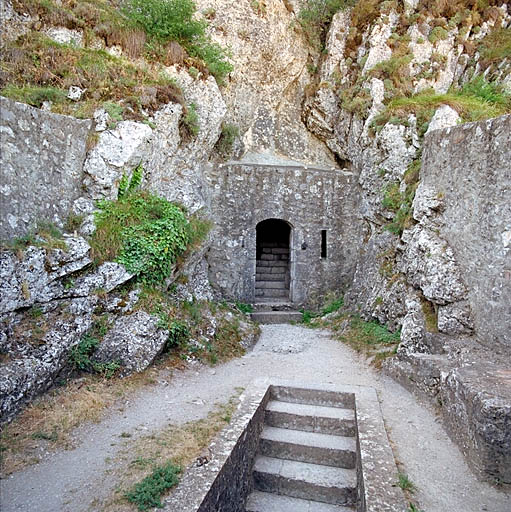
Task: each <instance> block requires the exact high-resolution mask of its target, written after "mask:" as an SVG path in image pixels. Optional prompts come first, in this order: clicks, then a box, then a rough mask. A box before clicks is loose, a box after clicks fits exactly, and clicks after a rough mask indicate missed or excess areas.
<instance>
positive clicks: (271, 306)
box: [252, 299, 296, 312]
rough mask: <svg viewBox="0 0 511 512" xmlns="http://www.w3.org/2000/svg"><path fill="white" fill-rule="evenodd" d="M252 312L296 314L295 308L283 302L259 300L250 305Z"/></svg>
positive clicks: (289, 303) (287, 302) (278, 300)
mask: <svg viewBox="0 0 511 512" xmlns="http://www.w3.org/2000/svg"><path fill="white" fill-rule="evenodd" d="M252 306H253V307H254V311H293V312H296V309H295V306H294V305H293V304H292V303H291V302H289V301H285V300H280V299H277V300H274V299H259V300H258V301H257V302H254V304H252Z"/></svg>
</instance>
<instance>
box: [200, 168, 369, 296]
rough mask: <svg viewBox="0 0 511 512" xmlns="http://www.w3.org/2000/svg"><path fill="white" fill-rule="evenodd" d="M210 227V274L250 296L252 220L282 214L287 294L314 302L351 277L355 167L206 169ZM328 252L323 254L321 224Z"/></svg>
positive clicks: (222, 288) (359, 231) (223, 288)
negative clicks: (287, 231)
mask: <svg viewBox="0 0 511 512" xmlns="http://www.w3.org/2000/svg"><path fill="white" fill-rule="evenodd" d="M206 181H207V182H208V185H209V187H210V190H211V205H210V207H211V211H212V217H213V219H214V221H215V224H216V226H215V232H214V234H213V236H212V240H213V242H212V246H211V249H210V251H209V254H208V263H209V267H210V281H211V282H212V284H213V286H214V287H215V288H216V289H217V291H218V292H219V293H220V294H221V295H222V296H224V297H227V298H231V299H236V300H240V301H244V302H253V301H254V299H255V297H254V289H255V270H256V226H257V224H258V223H259V222H261V221H263V220H266V219H271V218H274V219H282V220H284V221H286V222H287V223H289V224H290V226H291V241H290V273H291V287H290V291H291V301H292V302H293V303H295V304H308V305H314V302H315V299H319V297H320V296H321V295H324V294H325V293H326V292H328V291H330V290H332V291H336V292H337V293H340V290H342V289H343V288H345V287H346V286H347V285H348V284H349V283H350V282H351V280H352V278H353V272H354V269H355V263H356V260H357V258H358V248H359V247H360V245H361V243H362V236H363V227H362V221H361V218H360V216H359V214H358V207H357V204H358V200H359V193H358V185H357V178H356V176H355V175H354V174H352V173H349V172H343V171H340V170H326V169H311V168H306V167H304V166H301V165H296V166H294V165H263V164H250V165H249V164H242V163H239V164H237V163H231V164H228V165H222V166H218V167H216V168H213V169H210V170H208V171H207V173H206ZM322 230H326V232H327V235H326V236H327V257H326V258H322V257H321V231H322Z"/></svg>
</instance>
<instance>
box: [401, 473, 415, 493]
mask: <svg viewBox="0 0 511 512" xmlns="http://www.w3.org/2000/svg"><path fill="white" fill-rule="evenodd" d="M397 485H398V486H399V487H400V488H401V489H403V491H408V492H412V493H413V492H415V484H414V483H413V482H412V481H411V480H410V479H409V478H408V475H406V474H404V473H399V474H398V482H397Z"/></svg>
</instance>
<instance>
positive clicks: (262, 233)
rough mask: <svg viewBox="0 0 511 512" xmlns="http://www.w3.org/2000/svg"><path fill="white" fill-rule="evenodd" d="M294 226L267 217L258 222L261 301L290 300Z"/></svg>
mask: <svg viewBox="0 0 511 512" xmlns="http://www.w3.org/2000/svg"><path fill="white" fill-rule="evenodd" d="M290 242H291V226H290V225H289V224H288V223H287V222H286V221H284V220H281V219H267V220H263V221H261V222H259V224H257V226H256V278H255V297H256V301H258V302H287V301H289V291H290V284H291V277H290V276H291V273H290V246H291V243H290Z"/></svg>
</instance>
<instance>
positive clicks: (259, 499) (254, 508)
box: [246, 491, 355, 512]
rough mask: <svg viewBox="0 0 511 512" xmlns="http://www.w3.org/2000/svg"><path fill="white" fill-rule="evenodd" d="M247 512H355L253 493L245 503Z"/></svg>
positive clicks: (268, 494) (337, 506) (336, 506)
mask: <svg viewBox="0 0 511 512" xmlns="http://www.w3.org/2000/svg"><path fill="white" fill-rule="evenodd" d="M246 510H247V512H355V509H354V508H352V507H342V506H340V505H330V504H329V503H319V502H317V501H310V500H302V499H300V498H291V497H290V496H280V495H278V494H273V493H269V492H261V491H255V492H253V493H252V494H251V495H250V496H249V499H248V501H247V506H246Z"/></svg>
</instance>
